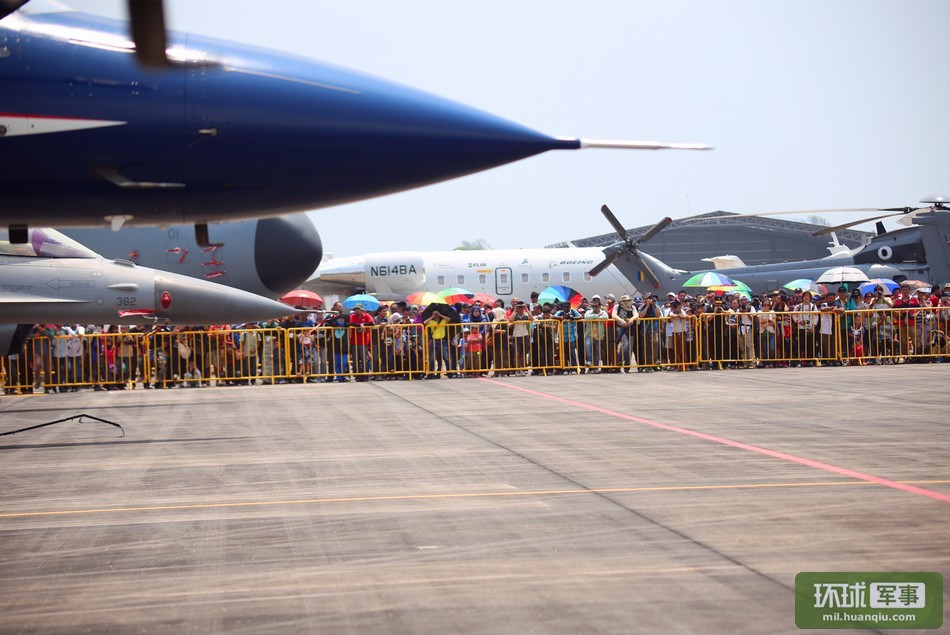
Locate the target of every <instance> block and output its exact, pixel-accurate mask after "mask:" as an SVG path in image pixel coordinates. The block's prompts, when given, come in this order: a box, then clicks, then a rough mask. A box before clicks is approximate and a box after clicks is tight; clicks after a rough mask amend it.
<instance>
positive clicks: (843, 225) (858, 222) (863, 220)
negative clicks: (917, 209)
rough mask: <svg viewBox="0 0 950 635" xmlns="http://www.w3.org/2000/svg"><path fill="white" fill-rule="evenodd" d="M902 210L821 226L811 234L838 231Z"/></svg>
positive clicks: (820, 234) (816, 234) (892, 214)
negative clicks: (832, 225) (830, 225)
mask: <svg viewBox="0 0 950 635" xmlns="http://www.w3.org/2000/svg"><path fill="white" fill-rule="evenodd" d="M902 214H904V212H892V213H890V214H882V215H880V216H870V217H866V218H860V219H858V220H853V221H851V222H850V223H842V224H841V225H835V226H834V227H823V228H822V229H819V230H818V231H816V232H812V236H825V235H827V234H831V233H833V232H836V231H839V230H841V229H848V228H849V227H854V226H855V225H863V224H864V223H870V222H873V221H876V220H880V219H882V218H890V217H891V216H900V215H902Z"/></svg>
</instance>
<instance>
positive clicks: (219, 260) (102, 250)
mask: <svg viewBox="0 0 950 635" xmlns="http://www.w3.org/2000/svg"><path fill="white" fill-rule="evenodd" d="M61 231H62V233H63V234H66V235H67V236H69V237H70V238H73V239H74V240H77V241H79V242H80V243H82V244H83V245H85V246H86V247H88V248H89V249H91V250H92V251H94V252H96V253H98V254H100V255H102V256H104V257H105V258H120V259H124V260H131V261H132V262H134V263H135V264H137V265H142V266H143V267H152V268H155V269H161V270H163V271H170V272H172V273H177V274H180V275H183V276H190V277H192V278H199V279H205V280H211V281H213V282H218V283H220V284H224V285H227V286H229V287H234V288H236V289H243V290H244V291H249V292H251V293H256V294H257V295H263V296H267V297H271V298H279V297H280V296H282V295H284V294H285V293H287V292H288V291H291V290H292V289H296V288H298V287H300V285H302V284H303V283H304V282H306V281H307V279H308V278H309V277H310V276H312V275H313V272H314V271H315V270H316V269H317V267H318V266H319V265H320V260H321V258H322V257H323V245H322V243H321V242H320V235H319V234H318V233H317V229H316V227H314V225H313V221H311V220H310V217H309V216H307V215H306V214H293V215H289V216H280V217H276V218H266V219H263V220H245V221H236V222H230V223H216V224H213V225H210V226H209V232H210V236H209V237H210V241H211V244H210V245H209V246H204V247H202V246H200V245H198V242H197V241H196V240H195V232H194V230H193V229H192V227H191V226H189V225H173V226H171V227H165V228H158V227H123V228H122V229H120V230H119V231H112V230H109V229H101V228H100V229H79V228H63V229H62V230H61Z"/></svg>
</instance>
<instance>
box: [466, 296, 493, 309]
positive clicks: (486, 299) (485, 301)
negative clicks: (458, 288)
mask: <svg viewBox="0 0 950 635" xmlns="http://www.w3.org/2000/svg"><path fill="white" fill-rule="evenodd" d="M475 302H481V303H482V305H487V306H494V304H495V296H493V295H488V294H487V293H476V294H475V295H474V296H473V297H472V298H471V299H470V300H469V301H468V303H469V304H475Z"/></svg>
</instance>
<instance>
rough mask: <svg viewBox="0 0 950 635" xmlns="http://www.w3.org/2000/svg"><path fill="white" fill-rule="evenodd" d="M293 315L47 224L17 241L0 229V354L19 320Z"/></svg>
mask: <svg viewBox="0 0 950 635" xmlns="http://www.w3.org/2000/svg"><path fill="white" fill-rule="evenodd" d="M292 313H294V309H292V308H290V307H288V306H286V305H284V304H281V303H280V302H277V301H275V300H271V299H269V298H263V297H260V296H257V295H254V294H252V293H248V292H246V291H240V290H238V289H232V288H230V287H226V286H223V285H220V284H214V283H213V282H208V281H206V280H198V279H195V278H188V277H186V276H180V275H177V274H173V273H166V272H163V271H159V270H156V269H150V268H147V267H140V266H138V265H135V264H134V263H132V262H129V261H124V260H108V259H106V258H103V257H102V256H100V255H98V254H96V253H94V252H92V251H91V250H89V249H87V248H86V247H84V246H82V245H81V244H79V243H77V242H76V241H74V240H71V239H70V238H67V237H66V236H64V235H62V234H60V233H59V232H57V231H56V230H53V229H45V228H34V229H31V230H30V232H29V242H28V243H22V244H21V243H11V242H10V241H9V239H8V236H7V235H6V232H4V231H3V230H0V353H4V354H5V353H6V351H7V350H8V349H7V348H5V347H4V346H3V344H4V343H5V341H4V337H7V338H10V337H12V334H13V333H14V331H15V330H16V326H17V324H34V323H45V322H52V323H69V324H74V323H81V324H88V323H92V324H151V323H167V324H188V325H198V324H219V323H243V322H256V321H260V320H266V319H271V318H275V317H282V316H286V315H290V314H292ZM7 342H9V340H7Z"/></svg>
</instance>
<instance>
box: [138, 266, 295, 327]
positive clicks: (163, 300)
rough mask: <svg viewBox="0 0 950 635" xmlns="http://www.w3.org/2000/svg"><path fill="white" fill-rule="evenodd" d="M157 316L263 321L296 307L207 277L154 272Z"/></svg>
mask: <svg viewBox="0 0 950 635" xmlns="http://www.w3.org/2000/svg"><path fill="white" fill-rule="evenodd" d="M154 279H155V287H154V288H155V306H156V312H155V316H156V317H158V318H159V319H162V320H167V321H168V322H169V323H171V324H187V325H206V324H222V323H228V324H236V323H239V322H260V321H263V320H270V319H273V318H278V317H284V316H287V315H291V314H292V313H294V309H292V308H291V307H288V306H287V305H286V304H281V303H280V302H277V301H276V300H271V299H270V298H265V297H263V296H259V295H255V294H253V293H249V292H247V291H241V290H240V289H234V288H232V287H227V286H224V285H221V284H215V283H213V282H208V281H206V280H198V279H195V278H188V277H186V276H179V275H176V274H173V273H166V272H162V271H156V272H155V278H154Z"/></svg>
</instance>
